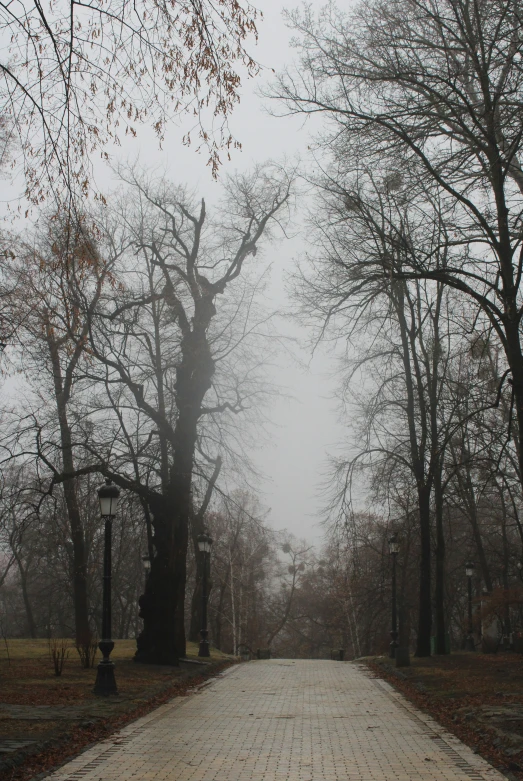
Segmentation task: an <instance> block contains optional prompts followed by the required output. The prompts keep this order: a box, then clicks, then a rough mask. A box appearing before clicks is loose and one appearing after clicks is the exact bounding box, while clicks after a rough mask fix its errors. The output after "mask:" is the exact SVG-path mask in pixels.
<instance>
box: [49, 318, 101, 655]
mask: <svg viewBox="0 0 523 781" xmlns="http://www.w3.org/2000/svg"><path fill="white" fill-rule="evenodd" d="M47 342H48V346H49V352H50V356H51V361H52V366H53V381H54V388H55V400H56V408H57V412H58V420H59V424H60V440H61V441H60V444H61V447H62V466H63V471H64V473H65V474H74V471H75V464H74V456H73V445H72V436H71V427H70V425H69V420H68V417H67V402H68V394H69V391H68V390H67V388H64V382H63V378H62V368H61V364H60V355H59V352H58V348H57V345H56V344H55V342H54V340H53V338H52V332H51V331H50V330H48V337H47ZM64 498H65V504H66V507H67V516H68V519H69V527H70V531H71V542H72V547H73V560H72V581H73V599H74V619H75V633H76V644H77V646H79V647H80V648H87V647H89V645H90V643H91V639H92V633H91V627H90V624H89V600H88V589H87V553H86V547H85V538H84V530H83V526H82V518H81V515H80V507H79V504H78V497H77V494H76V478H70V479H67V480H65V481H64ZM86 658H87V656H86Z"/></svg>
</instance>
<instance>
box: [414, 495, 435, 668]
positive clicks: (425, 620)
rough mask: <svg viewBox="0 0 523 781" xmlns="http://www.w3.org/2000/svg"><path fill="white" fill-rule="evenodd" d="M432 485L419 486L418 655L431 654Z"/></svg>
mask: <svg viewBox="0 0 523 781" xmlns="http://www.w3.org/2000/svg"><path fill="white" fill-rule="evenodd" d="M430 493H431V490H430V487H428V486H427V485H423V486H420V487H419V488H418V501H419V523H420V548H421V551H420V574H419V616H418V640H417V644H416V656H430V635H431V629H432V596H431V577H430V573H431V561H430Z"/></svg>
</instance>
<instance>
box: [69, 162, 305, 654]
mask: <svg viewBox="0 0 523 781" xmlns="http://www.w3.org/2000/svg"><path fill="white" fill-rule="evenodd" d="M128 181H129V185H130V187H131V188H132V190H131V191H132V192H134V197H135V203H136V204H137V210H136V212H135V213H134V214H133V213H131V210H128V211H127V213H125V211H124V212H123V213H122V214H121V215H120V217H118V218H115V221H116V222H117V223H118V226H119V227H118V228H117V229H116V234H115V233H111V232H110V230H108V231H107V233H106V239H105V250H106V252H107V257H108V258H111V253H114V252H115V251H116V248H117V247H121V246H122V243H125V241H126V240H127V239H123V238H121V237H122V236H125V237H129V236H130V237H131V241H132V246H133V253H134V255H133V256H132V258H133V259H132V262H131V259H130V257H129V258H127V260H128V261H129V263H131V265H130V266H129V265H128V266H125V263H123V261H122V263H123V265H122V264H120V269H119V272H118V274H117V270H116V265H115V264H114V263H113V260H110V261H108V265H109V266H110V267H111V268H113V272H114V273H115V274H116V276H117V278H118V279H119V284H117V285H116V287H115V288H114V290H112V291H111V292H106V293H105V295H104V296H102V297H101V299H100V305H99V307H98V310H97V311H96V312H95V313H93V315H92V317H90V333H89V350H90V353H91V355H92V356H93V358H94V359H95V361H96V365H95V366H94V367H93V371H92V372H91V373H90V377H91V379H92V380H94V381H95V382H97V383H98V387H99V388H103V389H104V390H105V394H106V395H105V399H106V401H105V402H103V401H102V402H100V403H99V402H96V403H94V404H93V415H94V416H95V417H96V415H97V414H99V412H96V410H99V411H101V409H105V411H106V414H107V413H109V420H110V421H111V423H110V424H106V426H105V431H104V432H103V434H102V435H101V436H100V439H99V440H98V442H94V441H93V442H91V444H90V448H91V452H92V453H93V456H96V459H95V463H92V464H91V465H90V466H89V467H85V468H84V470H83V471H84V472H85V471H100V472H101V473H103V474H104V475H106V476H108V477H111V478H112V479H113V480H114V481H115V482H116V483H117V484H119V485H120V486H122V487H123V488H126V489H128V490H130V491H133V492H135V493H136V494H137V495H138V496H140V497H141V498H142V500H143V503H144V505H145V507H146V508H147V512H148V513H149V514H150V523H151V529H152V533H151V536H150V546H151V547H152V549H153V553H154V558H153V560H152V568H151V573H150V576H149V578H148V581H147V589H146V592H145V594H144V596H143V597H142V598H141V600H140V604H141V614H142V617H143V619H144V630H143V632H142V633H141V635H140V637H139V639H138V651H137V660H139V661H154V662H158V663H166V664H177V662H178V659H179V658H180V657H182V656H184V655H185V627H184V597H185V587H186V562H187V549H188V541H189V529H190V523H191V521H192V520H194V519H197V518H198V517H200V516H201V514H202V513H201V512H200V510H201V509H202V508H203V510H205V507H206V504H207V503H208V496H207V491H206V490H205V489H203V490H201V489H198V486H199V485H201V484H202V481H203V482H205V481H209V485H210V487H211V488H212V485H213V474H214V473H215V470H216V466H217V464H218V463H219V461H218V458H219V457H221V456H223V457H224V458H225V456H226V455H227V452H228V451H227V447H226V446H223V443H224V438H223V427H224V420H225V419H227V417H229V418H232V419H234V418H235V417H236V416H238V415H240V414H242V413H244V412H245V411H247V410H248V409H249V406H251V407H252V408H253V409H254V410H255V408H256V399H257V397H258V396H259V393H260V390H259V388H257V387H256V382H255V378H256V372H257V368H256V367H257V366H259V365H260V360H259V357H258V356H253V357H252V360H251V363H250V364H246V366H245V367H244V370H246V380H248V382H247V384H246V385H244V386H243V390H244V392H245V393H246V396H245V397H243V396H242V395H241V394H239V387H238V385H237V384H236V383H233V384H232V387H231V386H229V387H228V386H227V383H224V382H221V383H220V382H216V383H215V378H216V380H218V378H219V377H220V373H219V372H218V371H217V366H219V365H220V362H222V361H225V360H226V358H227V356H229V355H231V354H233V352H234V349H235V347H238V346H240V345H241V344H243V343H244V342H245V340H246V337H247V333H248V331H249V328H250V326H249V327H247V328H246V332H245V333H243V334H242V333H239V334H238V335H237V337H235V338H232V334H231V332H230V329H229V328H228V326H227V322H228V321H229V319H230V315H231V311H230V310H229V307H228V305H227V303H226V302H227V297H226V296H225V293H226V291H228V290H229V289H234V288H235V287H236V288H238V285H240V288H239V289H240V290H241V284H240V283H241V280H240V279H239V278H240V275H241V274H242V271H243V268H244V265H245V264H246V261H247V259H248V258H249V257H254V256H255V255H256V254H257V253H258V251H259V249H260V245H261V243H262V241H266V240H267V238H268V237H269V236H270V234H271V231H272V230H273V228H274V227H276V225H277V224H278V223H279V221H280V220H281V219H282V218H283V217H284V212H285V210H286V208H287V207H288V204H289V199H290V197H291V186H292V178H291V177H289V175H288V174H287V173H285V172H284V171H283V170H281V169H279V168H277V167H267V168H265V169H261V168H260V169H258V170H257V171H256V172H255V173H254V174H253V175H249V176H242V177H236V178H230V179H228V180H227V183H226V185H225V197H224V201H223V206H222V211H221V212H220V213H219V214H217V216H216V218H215V220H214V222H213V223H211V222H209V221H208V219H207V214H206V207H205V203H204V202H203V201H202V202H201V203H200V205H197V204H196V203H194V200H193V199H192V198H191V197H190V196H188V195H187V194H186V193H185V192H184V191H183V190H180V189H177V188H174V187H172V186H171V185H169V184H168V183H167V182H160V183H156V184H154V185H153V184H150V183H146V182H143V181H141V180H139V179H138V178H136V177H134V176H133V175H132V174H129V176H128ZM135 218H136V219H135ZM118 231H120V233H119V234H118ZM117 234H118V235H119V236H120V238H119V239H118V240H116V239H114V236H115V235H117ZM118 252H119V250H118V251H117V254H118ZM126 262H127V261H126ZM236 280H238V282H236ZM219 296H220V297H223V299H221V298H220V299H218V297H219ZM115 299H116V301H115ZM240 299H241V296H240ZM222 300H223V302H224V303H223V304H221V305H220V307H219V306H218V301H220V302H221V301H222ZM245 303H246V305H247V309H248V308H249V307H250V304H249V298H247V299H245ZM234 308H236V309H237V305H233V306H232V307H231V310H232V309H234ZM220 310H221V311H225V312H226V313H227V314H226V317H225V320H224V319H220V317H219V315H218V312H219V311H220ZM251 325H253V323H251ZM249 366H250V369H249ZM247 369H248V370H247ZM250 374H252V378H251V377H249V375H250ZM233 376H234V373H233ZM222 379H223V378H222ZM251 379H252V384H250V381H251ZM220 450H222V452H221V453H220ZM76 472H77V473H78V472H82V470H76ZM56 479H58V480H63V479H68V474H67V473H64V474H63V476H61V477H59V478H56ZM193 488H195V489H197V490H195V491H194V493H193ZM198 496H199V497H200V506H198V504H197V498H198Z"/></svg>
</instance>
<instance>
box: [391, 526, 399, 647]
mask: <svg viewBox="0 0 523 781" xmlns="http://www.w3.org/2000/svg"><path fill="white" fill-rule="evenodd" d="M399 552H400V546H399V542H398V536H397V534H393V535H392V537H391V538H390V540H389V553H390V555H391V556H392V629H391V633H390V636H391V642H390V651H389V656H390V658H391V659H395V657H396V648H397V647H398V645H399V643H398V618H397V612H396V558H397V556H398V553H399Z"/></svg>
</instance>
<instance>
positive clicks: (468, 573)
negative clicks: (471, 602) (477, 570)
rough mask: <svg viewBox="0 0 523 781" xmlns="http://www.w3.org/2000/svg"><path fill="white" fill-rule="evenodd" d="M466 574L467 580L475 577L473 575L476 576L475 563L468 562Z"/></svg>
mask: <svg viewBox="0 0 523 781" xmlns="http://www.w3.org/2000/svg"><path fill="white" fill-rule="evenodd" d="M465 574H466V576H467V578H471V577H473V575H474V562H473V561H468V562H467V563H466V564H465Z"/></svg>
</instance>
